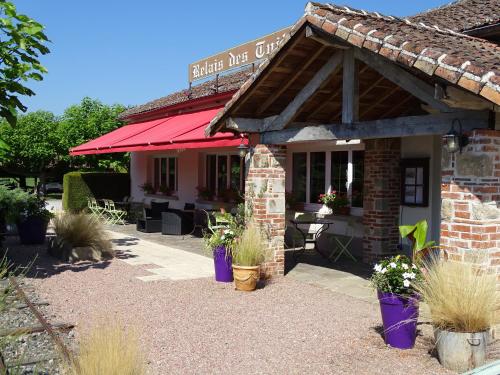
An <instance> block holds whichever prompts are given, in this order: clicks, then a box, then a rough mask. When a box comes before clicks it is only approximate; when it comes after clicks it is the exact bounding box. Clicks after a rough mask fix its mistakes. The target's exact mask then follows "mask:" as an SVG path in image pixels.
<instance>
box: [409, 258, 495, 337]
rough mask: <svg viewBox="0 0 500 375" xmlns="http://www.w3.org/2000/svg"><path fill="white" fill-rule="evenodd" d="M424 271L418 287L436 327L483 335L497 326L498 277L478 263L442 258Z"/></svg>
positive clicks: (428, 263) (431, 260)
mask: <svg viewBox="0 0 500 375" xmlns="http://www.w3.org/2000/svg"><path fill="white" fill-rule="evenodd" d="M423 271H424V278H423V279H422V281H421V282H419V283H417V285H416V286H415V288H416V290H417V292H418V293H420V295H421V296H422V298H423V300H424V301H425V302H426V303H427V305H428V306H429V308H430V312H431V318H432V321H433V324H434V326H435V327H436V328H440V329H443V330H447V331H453V332H482V331H485V330H488V329H489V328H490V327H492V326H493V325H494V324H496V321H495V320H496V317H495V311H496V310H497V309H498V308H500V306H499V298H498V297H499V296H498V292H497V291H496V277H495V275H494V274H491V273H488V272H486V271H485V270H481V269H479V268H478V266H477V264H474V263H469V262H452V261H446V260H442V259H438V258H432V259H430V260H428V261H427V262H425V263H424V269H423Z"/></svg>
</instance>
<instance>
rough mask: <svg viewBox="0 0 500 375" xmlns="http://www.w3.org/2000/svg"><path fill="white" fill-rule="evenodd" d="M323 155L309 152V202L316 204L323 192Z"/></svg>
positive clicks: (324, 159)
mask: <svg viewBox="0 0 500 375" xmlns="http://www.w3.org/2000/svg"><path fill="white" fill-rule="evenodd" d="M325 161H326V157H325V153H324V152H311V156H310V158H309V170H310V171H311V177H310V188H309V194H310V195H309V202H311V203H313V202H318V199H319V195H320V194H323V193H324V192H325Z"/></svg>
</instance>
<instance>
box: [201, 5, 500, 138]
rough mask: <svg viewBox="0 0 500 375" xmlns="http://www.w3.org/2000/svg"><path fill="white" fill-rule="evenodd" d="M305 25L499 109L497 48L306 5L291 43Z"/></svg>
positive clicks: (402, 22) (389, 19)
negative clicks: (461, 89)
mask: <svg viewBox="0 0 500 375" xmlns="http://www.w3.org/2000/svg"><path fill="white" fill-rule="evenodd" d="M307 22H308V23H310V24H313V25H314V26H316V27H319V28H322V29H323V31H325V32H326V33H329V34H331V35H334V36H335V37H337V38H340V39H343V40H344V41H345V42H347V43H349V44H351V45H353V46H356V47H359V48H363V49H366V50H370V51H372V52H374V53H377V54H379V55H381V56H383V57H385V58H387V59H388V60H392V61H394V62H395V63H398V64H401V65H404V66H406V67H407V68H410V69H417V70H419V71H421V72H424V73H426V74H427V75H429V76H434V77H439V78H441V79H444V80H445V81H448V82H450V83H451V84H456V85H458V86H461V87H462V88H463V89H465V90H467V91H470V92H472V93H474V94H477V95H480V96H482V97H484V98H486V99H488V100H490V101H491V102H493V103H495V104H497V105H500V47H498V46H497V45H496V44H494V43H491V42H487V41H485V40H482V39H478V38H474V37H470V36H467V35H464V34H460V33H457V32H455V31H452V30H444V29H441V28H439V27H436V26H434V27H431V26H426V25H422V24H417V23H414V22H412V21H410V20H408V19H401V18H397V17H393V16H384V15H382V14H380V13H377V12H373V13H371V12H367V11H364V10H357V9H352V8H349V7H345V6H342V7H340V6H336V5H332V4H319V3H308V4H307V6H306V13H305V15H304V16H303V17H302V18H301V19H300V20H299V21H298V22H297V23H296V24H295V25H294V26H293V28H292V32H291V35H290V37H289V38H291V37H292V36H293V35H294V33H296V32H297V31H298V30H299V29H300V28H301V27H302V26H303V24H304V23H307ZM285 45H287V42H285V43H282V44H281V46H280V48H278V49H276V50H275V51H274V52H273V54H271V55H270V56H269V58H268V59H267V60H266V61H264V62H263V63H262V64H261V65H260V67H259V69H258V70H257V71H256V72H255V73H254V74H253V76H252V78H251V79H249V80H248V81H246V82H245V83H244V84H243V85H242V87H241V88H240V90H239V91H238V92H237V93H236V94H235V95H234V96H233V97H232V98H231V100H230V101H229V102H227V103H226V106H225V109H224V111H221V112H219V114H218V115H217V116H216V117H215V118H214V119H213V120H212V122H211V124H210V126H209V127H208V128H207V133H208V132H213V131H214V126H215V127H217V125H218V124H217V123H218V122H219V120H220V119H221V118H222V117H223V116H224V115H225V114H226V113H227V111H228V110H229V108H230V107H231V106H232V105H233V104H234V103H235V102H236V101H238V100H239V98H240V97H241V96H242V95H243V94H244V93H245V92H246V90H247V89H248V88H249V87H250V86H251V84H252V82H253V81H255V79H256V78H257V77H258V76H259V75H260V73H261V72H262V71H264V70H265V69H266V68H267V67H268V65H269V63H270V61H271V60H272V58H273V57H274V56H275V55H276V54H278V53H280V51H281V50H282V49H283V48H284V46H285Z"/></svg>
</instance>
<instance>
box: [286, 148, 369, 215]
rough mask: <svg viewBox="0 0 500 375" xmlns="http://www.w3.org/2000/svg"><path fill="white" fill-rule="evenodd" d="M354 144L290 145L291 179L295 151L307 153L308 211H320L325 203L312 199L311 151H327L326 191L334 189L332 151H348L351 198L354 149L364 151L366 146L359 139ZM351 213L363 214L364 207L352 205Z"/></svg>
mask: <svg viewBox="0 0 500 375" xmlns="http://www.w3.org/2000/svg"><path fill="white" fill-rule="evenodd" d="M351 142H353V143H354V144H352V145H351V144H348V143H346V142H338V143H337V144H335V145H327V146H326V145H325V146H323V145H321V146H320V145H318V146H317V147H316V146H315V147H314V149H312V147H311V146H310V145H308V146H303V147H300V146H298V147H297V146H295V147H293V148H292V147H290V150H289V154H288V155H289V158H290V163H288V165H289V171H288V172H289V173H287V175H288V176H291V179H293V162H291V160H293V154H295V153H306V155H307V157H306V168H307V172H306V202H303V203H304V208H305V209H306V210H307V211H318V210H319V209H320V208H321V207H322V206H323V205H322V204H320V203H316V202H311V201H310V191H311V190H310V189H311V188H310V184H311V168H310V160H311V153H312V152H324V153H325V192H328V193H330V192H331V191H332V186H331V177H332V174H331V171H332V169H331V166H332V154H331V153H332V152H335V151H347V152H348V154H347V155H348V156H347V186H346V187H347V195H348V197H349V200H350V199H351V196H352V180H353V178H354V167H353V151H364V149H365V147H364V144H363V143H361V142H360V141H359V140H354V141H351ZM289 188H290V189H293V180H291V181H290V185H289ZM351 215H354V216H362V215H363V208H362V207H351Z"/></svg>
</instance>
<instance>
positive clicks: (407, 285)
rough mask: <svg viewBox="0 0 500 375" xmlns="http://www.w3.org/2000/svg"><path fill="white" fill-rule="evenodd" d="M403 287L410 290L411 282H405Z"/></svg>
mask: <svg viewBox="0 0 500 375" xmlns="http://www.w3.org/2000/svg"><path fill="white" fill-rule="evenodd" d="M403 285H404V287H405V288H408V287H409V286H410V280H404V281H403Z"/></svg>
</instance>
